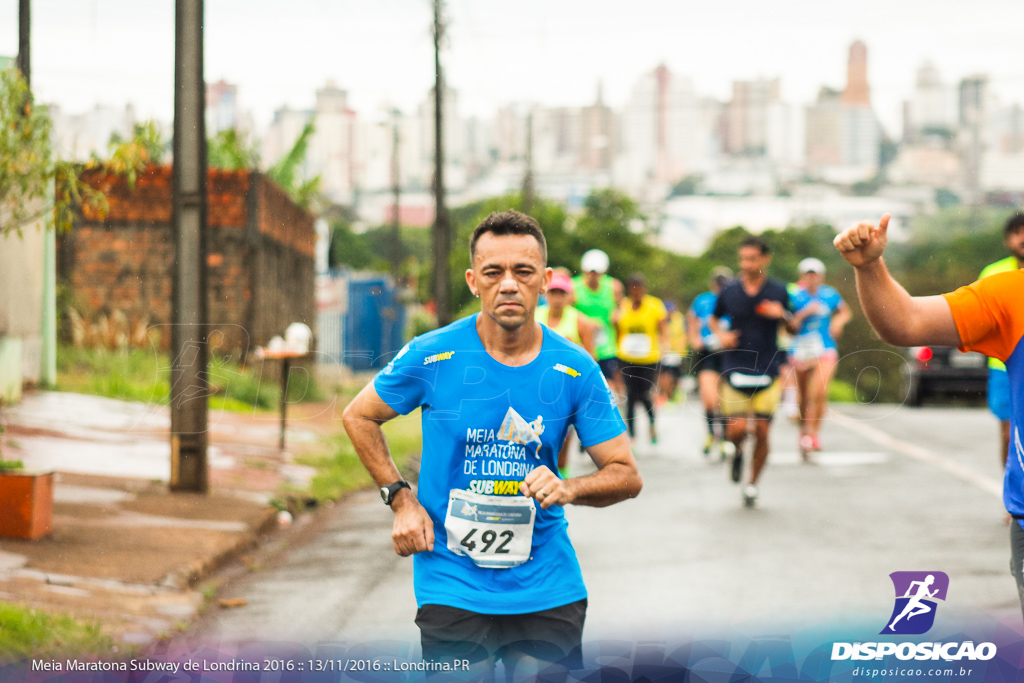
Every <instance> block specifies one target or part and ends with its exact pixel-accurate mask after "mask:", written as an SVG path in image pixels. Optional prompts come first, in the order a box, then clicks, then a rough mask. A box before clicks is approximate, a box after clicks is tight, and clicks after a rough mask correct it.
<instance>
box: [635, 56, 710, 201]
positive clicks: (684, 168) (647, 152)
mask: <svg viewBox="0 0 1024 683" xmlns="http://www.w3.org/2000/svg"><path fill="white" fill-rule="evenodd" d="M719 124H720V119H719V116H718V109H717V107H714V106H710V107H709V106H706V103H704V102H702V101H700V100H698V99H697V97H696V95H695V94H694V91H693V84H692V83H691V81H690V79H689V78H686V77H682V76H679V75H676V74H673V73H672V72H671V71H670V70H669V69H668V67H666V66H665V65H660V66H658V67H657V68H656V69H654V70H653V71H650V72H648V73H647V74H645V75H644V76H642V77H641V78H640V80H639V81H637V83H636V85H635V86H634V87H633V90H632V92H631V93H630V97H629V100H628V101H627V103H626V106H625V109H624V110H623V113H622V126H621V131H622V138H621V140H622V147H621V150H622V151H621V154H620V156H619V158H618V159H617V161H616V164H615V167H616V171H615V179H616V182H617V183H620V184H621V185H622V186H623V187H624V188H625V189H627V190H629V191H633V192H637V193H640V192H646V193H655V194H656V193H657V191H658V188H662V189H665V188H667V187H669V186H671V185H672V184H674V183H676V182H677V181H679V180H680V179H681V178H683V177H685V176H687V175H689V174H693V173H703V172H706V171H707V170H709V168H710V167H711V165H712V163H713V159H714V158H716V157H717V154H718V152H719V151H720V148H719V144H720V141H721V139H722V138H721V130H720V128H719ZM662 196H663V195H662Z"/></svg>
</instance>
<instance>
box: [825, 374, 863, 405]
mask: <svg viewBox="0 0 1024 683" xmlns="http://www.w3.org/2000/svg"><path fill="white" fill-rule="evenodd" d="M828 400H829V402H830V403H857V402H858V401H857V390H856V389H855V388H854V387H853V385H852V384H850V383H849V382H844V381H842V380H838V379H834V380H832V384H830V385H829V387H828Z"/></svg>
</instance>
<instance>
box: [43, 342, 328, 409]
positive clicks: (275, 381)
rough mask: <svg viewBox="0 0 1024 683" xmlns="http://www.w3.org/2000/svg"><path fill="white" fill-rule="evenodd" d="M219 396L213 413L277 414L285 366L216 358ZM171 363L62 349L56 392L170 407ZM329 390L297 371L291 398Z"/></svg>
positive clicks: (212, 372) (137, 353)
mask: <svg viewBox="0 0 1024 683" xmlns="http://www.w3.org/2000/svg"><path fill="white" fill-rule="evenodd" d="M209 368H210V369H209V381H210V384H211V385H213V390H214V392H215V393H214V395H213V396H211V397H210V409H211V410H227V411H231V412H250V411H252V410H253V409H259V410H275V409H277V408H278V406H279V405H280V395H281V389H280V381H281V378H280V366H278V365H277V363H272V362H267V363H260V362H257V363H254V364H253V365H251V366H249V367H244V368H243V367H242V366H240V365H239V364H238V363H237V362H236V361H232V360H225V359H222V358H214V359H213V361H212V362H211V363H210V366H209ZM170 377H171V360H170V356H169V355H167V354H166V353H155V352H152V351H142V350H139V349H130V350H126V351H108V350H106V349H76V348H73V347H69V346H61V347H60V348H59V349H58V351H57V390H58V391H71V392H75V393H78V394H90V395H93V396H105V397H107V398H116V399H120V400H123V401H139V402H143V403H159V404H161V405H167V403H169V401H170V395H171V383H170ZM324 396H325V394H324V392H323V390H322V389H321V388H320V387H319V386H318V385H317V383H316V381H315V380H314V379H313V377H312V374H311V373H309V372H308V371H306V370H305V368H302V367H298V366H296V367H293V368H292V371H291V376H290V380H289V383H288V400H289V401H290V402H299V401H303V402H305V401H322V400H324Z"/></svg>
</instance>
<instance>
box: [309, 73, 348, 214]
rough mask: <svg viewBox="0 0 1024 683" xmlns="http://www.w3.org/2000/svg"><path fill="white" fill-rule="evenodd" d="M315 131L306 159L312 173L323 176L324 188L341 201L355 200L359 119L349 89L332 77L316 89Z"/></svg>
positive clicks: (321, 177)
mask: <svg viewBox="0 0 1024 683" xmlns="http://www.w3.org/2000/svg"><path fill="white" fill-rule="evenodd" d="M313 115H314V117H315V118H314V123H313V126H314V132H313V136H312V138H311V139H310V141H309V150H308V152H307V153H306V159H307V162H308V166H309V177H312V176H316V175H319V176H320V190H321V191H322V192H323V193H324V194H325V195H327V197H329V198H330V199H331V201H333V202H334V203H337V204H351V203H352V201H353V200H354V195H355V190H356V184H357V183H356V154H357V137H358V136H357V120H356V113H355V111H353V110H352V109H351V108H350V107H349V106H348V93H347V92H346V91H344V90H342V89H341V88H339V87H338V86H337V84H336V83H335V82H334V81H332V80H328V81H327V83H326V84H325V85H324V87H323V88H320V89H318V90H317V91H316V103H315V105H314V107H313Z"/></svg>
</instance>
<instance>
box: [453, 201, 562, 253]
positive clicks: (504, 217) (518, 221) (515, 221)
mask: <svg viewBox="0 0 1024 683" xmlns="http://www.w3.org/2000/svg"><path fill="white" fill-rule="evenodd" d="M488 232H489V233H491V234H493V235H495V236H497V237H502V236H504V235H531V236H532V237H533V238H534V239H536V240H537V242H538V244H540V254H541V256H542V257H543V258H544V265H547V263H548V243H547V240H545V239H544V231H543V230H541V228H540V223H538V222H537V221H536V220H534V219H533V218H532V217H530V216H527V215H526V214H525V213H520V212H518V211H513V210H512V209H509V210H508V211H495V212H494V213H492V214H491V215H490V216H488V217H487V218H485V219H483V221H482V222H481V223H480V225H478V226H476V229H475V230H473V236H472V237H470V238H469V265H470V266H471V267H472V265H473V257H474V256H475V255H476V242H477V240H479V239H480V236H481V235H483V234H484V233H488Z"/></svg>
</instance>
